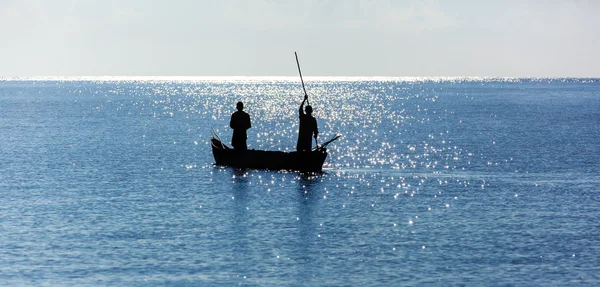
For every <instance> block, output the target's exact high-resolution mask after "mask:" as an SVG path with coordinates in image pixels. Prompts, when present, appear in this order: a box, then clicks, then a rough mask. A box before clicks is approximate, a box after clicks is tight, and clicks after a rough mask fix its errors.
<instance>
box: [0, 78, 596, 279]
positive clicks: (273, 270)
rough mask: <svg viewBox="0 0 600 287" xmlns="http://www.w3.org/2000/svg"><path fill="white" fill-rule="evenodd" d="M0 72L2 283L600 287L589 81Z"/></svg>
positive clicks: (593, 113)
mask: <svg viewBox="0 0 600 287" xmlns="http://www.w3.org/2000/svg"><path fill="white" fill-rule="evenodd" d="M306 84H307V89H308V92H309V95H310V103H311V104H312V105H313V107H314V109H315V112H316V117H317V120H318V123H319V130H320V131H321V133H320V137H319V140H320V141H321V142H323V141H325V140H326V139H328V138H330V137H332V136H334V135H335V134H338V133H339V134H341V135H342V138H341V139H340V140H338V141H336V142H334V143H332V144H331V145H330V148H329V152H330V154H329V157H328V159H327V161H326V167H325V169H326V172H325V173H324V174H322V175H316V176H315V175H313V176H311V175H302V174H299V173H294V172H274V171H256V170H235V169H231V168H221V167H215V166H213V163H214V159H213V157H212V154H211V151H210V145H209V138H210V134H211V128H214V129H215V130H216V131H217V132H218V133H219V134H220V136H221V137H222V138H223V139H224V141H226V142H229V141H230V139H231V130H230V129H229V127H228V124H229V116H230V115H231V113H233V112H234V110H235V109H234V107H235V103H236V102H237V101H239V100H241V101H243V102H244V104H245V107H246V111H247V112H248V113H249V114H250V115H251V117H252V128H251V129H250V130H249V132H248V136H249V139H248V145H249V148H251V149H252V148H253V149H269V150H293V149H294V147H295V143H296V133H297V128H298V120H297V108H298V105H299V104H300V102H301V100H302V91H301V86H300V84H299V81H297V80H296V79H295V78H289V79H282V78H279V79H268V78H262V79H252V78H248V79H206V78H205V79H185V80H177V79H162V80H161V79H154V80H153V79H139V78H138V79H108V78H98V79H94V78H91V79H4V80H0V132H1V134H2V136H1V137H0V285H3V286H7V285H8V286H12V285H67V286H74V285H76V286H83V285H94V286H95V285H110V286H122V285H138V286H139V285H142V286H152V285H160V286H163V285H195V286H233V285H243V286H402V285H441V286H445V285H461V284H464V285H469V286H470V285H475V286H477V285H501V286H506V285H509V286H510V285H519V286H523V285H525V286H573V285H575V286H579V285H580V286H598V285H600V220H599V219H598V217H600V128H599V127H600V80H599V79H395V80H394V79H353V80H352V79H312V80H310V79H309V80H308V81H307V83H306Z"/></svg>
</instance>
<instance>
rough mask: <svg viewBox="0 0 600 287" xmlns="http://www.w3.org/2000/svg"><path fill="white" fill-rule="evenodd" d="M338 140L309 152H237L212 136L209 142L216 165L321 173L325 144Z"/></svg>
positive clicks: (325, 154)
mask: <svg viewBox="0 0 600 287" xmlns="http://www.w3.org/2000/svg"><path fill="white" fill-rule="evenodd" d="M338 138H339V135H338V136H335V137H334V138H332V139H331V140H329V141H327V142H325V143H324V144H323V145H321V146H319V147H317V148H315V149H313V150H312V151H311V152H283V151H266V150H245V151H238V150H234V149H232V148H230V147H229V146H227V145H225V144H224V143H223V142H222V141H221V140H220V139H219V138H218V137H217V138H216V137H214V136H213V137H211V139H210V140H211V146H212V152H213V156H214V158H215V162H216V165H220V166H231V167H237V168H249V169H271V170H290V171H300V172H317V173H319V172H322V171H323V163H325V159H326V158H327V148H326V146H327V144H329V143H330V142H332V141H334V140H336V139H338Z"/></svg>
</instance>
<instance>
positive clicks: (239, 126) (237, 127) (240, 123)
mask: <svg viewBox="0 0 600 287" xmlns="http://www.w3.org/2000/svg"><path fill="white" fill-rule="evenodd" d="M236 108H237V112H235V113H233V114H232V115H231V120H230V121H229V127H230V128H232V129H233V136H232V137H231V145H232V146H233V148H234V149H236V150H247V149H248V146H247V145H246V139H247V138H248V137H247V136H246V130H247V129H249V128H250V127H251V126H250V115H248V114H247V113H246V112H244V111H243V110H244V104H243V103H242V102H238V103H237V105H236Z"/></svg>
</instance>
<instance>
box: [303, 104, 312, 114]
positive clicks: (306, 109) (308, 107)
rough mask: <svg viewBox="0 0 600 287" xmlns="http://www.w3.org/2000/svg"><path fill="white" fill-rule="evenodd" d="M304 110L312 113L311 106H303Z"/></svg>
mask: <svg viewBox="0 0 600 287" xmlns="http://www.w3.org/2000/svg"><path fill="white" fill-rule="evenodd" d="M304 110H305V111H306V113H307V114H309V115H310V114H312V107H311V106H306V108H304Z"/></svg>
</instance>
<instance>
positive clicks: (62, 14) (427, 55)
mask: <svg viewBox="0 0 600 287" xmlns="http://www.w3.org/2000/svg"><path fill="white" fill-rule="evenodd" d="M599 51H600V1H596V0H545V1H542V0H539V1H537V0H521V1H516V0H503V1H500V0H497V1H485V0H452V1H450V0H446V1H441V0H440V1H433V0H419V1H417V0H415V1H404V0H302V1H298V0H289V1H288V0H279V1H276V0H253V1H243V0H151V1H149V0H112V1H111V0H0V77H19V76H24V77H27V76H296V75H297V73H298V70H297V67H296V60H295V57H294V52H298V56H299V59H300V64H301V67H302V74H303V76H305V77H310V76H389V77H412V76H414V77H427V76H430V77H470V76H481V77H600V52H599Z"/></svg>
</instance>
